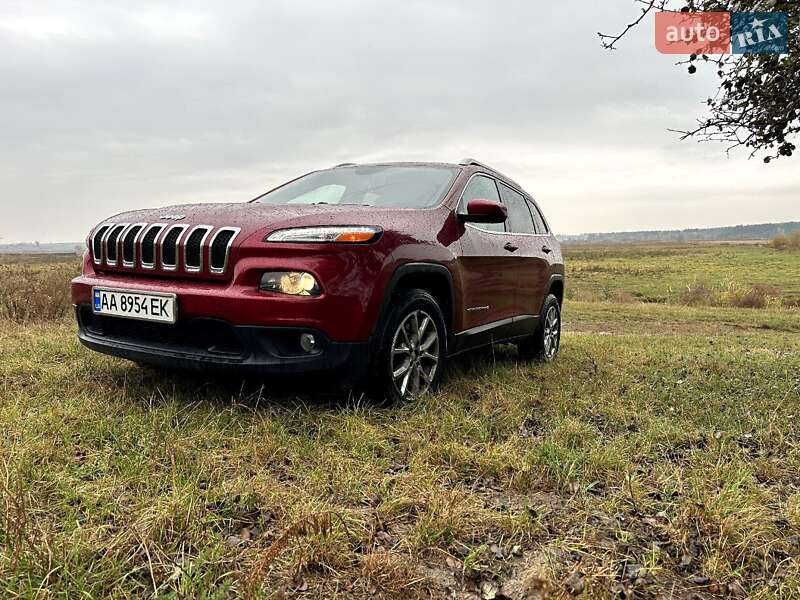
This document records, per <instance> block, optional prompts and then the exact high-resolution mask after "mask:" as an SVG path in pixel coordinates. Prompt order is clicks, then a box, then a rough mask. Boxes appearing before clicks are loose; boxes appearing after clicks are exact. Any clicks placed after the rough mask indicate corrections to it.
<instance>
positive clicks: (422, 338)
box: [370, 289, 447, 403]
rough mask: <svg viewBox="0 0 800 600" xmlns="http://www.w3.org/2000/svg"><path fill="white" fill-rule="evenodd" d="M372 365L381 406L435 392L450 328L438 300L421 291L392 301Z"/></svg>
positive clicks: (375, 395)
mask: <svg viewBox="0 0 800 600" xmlns="http://www.w3.org/2000/svg"><path fill="white" fill-rule="evenodd" d="M379 335H380V337H379V344H378V351H377V353H376V356H375V360H374V361H373V363H372V373H373V376H372V385H371V386H370V387H371V395H372V397H373V399H375V400H376V401H378V402H381V401H385V402H389V403H397V402H405V401H408V400H413V399H415V398H419V397H420V396H423V395H424V394H426V393H428V392H430V391H435V390H436V389H437V387H438V385H439V383H440V382H441V379H442V372H443V370H444V366H445V359H446V355H447V328H446V327H445V324H444V316H443V315H442V310H441V308H439V305H438V303H437V302H436V299H435V298H434V297H433V296H431V295H430V294H429V293H428V292H426V291H425V290H421V289H412V290H408V291H406V292H402V293H401V294H400V295H399V296H397V297H395V298H394V299H393V300H392V308H391V309H390V311H389V313H388V315H387V316H386V318H385V319H384V320H383V325H382V328H381V331H380V334H379Z"/></svg>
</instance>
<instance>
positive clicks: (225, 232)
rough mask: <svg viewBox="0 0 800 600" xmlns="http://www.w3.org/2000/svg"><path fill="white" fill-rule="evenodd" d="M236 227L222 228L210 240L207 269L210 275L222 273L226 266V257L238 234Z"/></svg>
mask: <svg viewBox="0 0 800 600" xmlns="http://www.w3.org/2000/svg"><path fill="white" fill-rule="evenodd" d="M239 231H240V229H239V228H237V227H223V228H221V229H219V230H217V233H215V234H214V237H213V238H212V239H211V250H210V252H209V255H210V256H209V267H210V271H211V272H212V273H216V274H219V273H224V272H225V269H226V268H227V266H228V257H229V255H230V252H231V245H232V244H233V240H234V238H235V237H236V236H237V235H238V234H239Z"/></svg>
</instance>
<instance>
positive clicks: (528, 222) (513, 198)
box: [500, 183, 536, 233]
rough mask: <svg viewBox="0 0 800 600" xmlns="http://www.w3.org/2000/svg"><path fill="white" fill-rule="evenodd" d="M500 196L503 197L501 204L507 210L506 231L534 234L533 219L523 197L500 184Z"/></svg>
mask: <svg viewBox="0 0 800 600" xmlns="http://www.w3.org/2000/svg"><path fill="white" fill-rule="evenodd" d="M500 195H501V196H502V197H503V204H505V205H506V208H508V221H507V222H506V229H507V230H508V231H511V232H512V233H536V230H535V229H534V225H533V217H531V211H530V210H528V202H527V201H526V200H525V197H524V196H523V195H522V194H520V193H519V192H515V191H514V190H512V189H511V188H510V187H508V186H506V185H503V184H502V183H501V184H500Z"/></svg>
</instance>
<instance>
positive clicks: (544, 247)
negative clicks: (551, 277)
mask: <svg viewBox="0 0 800 600" xmlns="http://www.w3.org/2000/svg"><path fill="white" fill-rule="evenodd" d="M542 252H544V253H545V254H550V253H551V252H552V250H551V249H550V246H542Z"/></svg>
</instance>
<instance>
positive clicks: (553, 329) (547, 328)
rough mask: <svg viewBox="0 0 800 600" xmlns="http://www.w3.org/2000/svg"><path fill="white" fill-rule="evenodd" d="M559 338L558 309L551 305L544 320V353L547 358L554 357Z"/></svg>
mask: <svg viewBox="0 0 800 600" xmlns="http://www.w3.org/2000/svg"><path fill="white" fill-rule="evenodd" d="M560 340H561V323H560V321H559V318H558V309H557V308H556V307H555V306H551V307H550V309H549V310H548V311H547V316H546V317H545V320H544V355H545V358H547V360H552V359H553V358H554V357H555V355H556V352H558V344H559V342H560Z"/></svg>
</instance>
